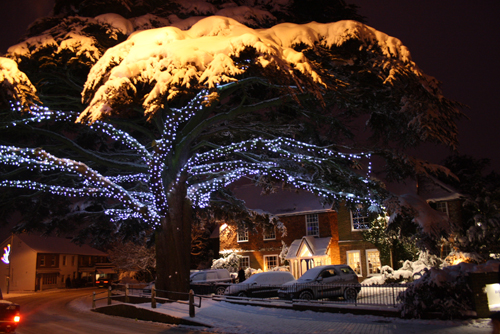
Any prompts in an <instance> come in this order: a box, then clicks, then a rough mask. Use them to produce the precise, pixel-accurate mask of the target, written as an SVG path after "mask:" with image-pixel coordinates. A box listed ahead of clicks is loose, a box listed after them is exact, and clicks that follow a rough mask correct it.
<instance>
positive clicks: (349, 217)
mask: <svg viewBox="0 0 500 334" xmlns="http://www.w3.org/2000/svg"><path fill="white" fill-rule="evenodd" d="M277 216H278V217H279V219H280V221H281V222H282V223H283V225H284V226H285V227H286V235H284V236H283V235H282V233H281V231H279V230H278V231H277V230H276V229H275V228H274V229H272V230H269V231H263V230H261V229H259V228H256V229H254V230H251V231H249V230H239V231H233V230H231V227H229V226H226V225H225V224H224V225H222V226H221V231H220V250H221V251H224V250H233V251H235V252H236V253H237V254H238V255H240V256H241V260H240V264H241V266H242V267H251V268H253V269H262V270H263V271H268V270H270V269H272V268H274V267H277V266H282V265H285V264H288V265H289V266H290V271H291V272H292V274H293V275H294V276H295V277H296V278H298V277H300V276H301V275H302V274H303V273H304V272H305V271H307V270H308V269H309V268H312V267H314V266H319V265H325V264H343V263H347V264H349V265H350V266H351V267H352V268H353V269H354V270H355V271H356V272H357V274H358V276H359V278H360V281H362V280H363V279H365V278H367V277H370V276H372V275H376V274H377V273H378V272H379V271H380V267H381V264H380V256H379V251H378V250H377V249H376V248H375V247H374V246H373V245H372V244H371V243H368V242H365V241H363V236H362V232H363V230H366V229H367V228H369V226H368V217H367V216H366V215H364V214H363V211H362V210H358V211H357V212H351V211H350V210H348V209H347V208H346V207H345V206H341V207H340V209H339V210H338V211H336V210H330V209H320V210H309V211H300V212H294V213H283V214H277ZM283 244H284V245H285V246H286V247H288V248H289V250H288V253H287V255H286V263H284V262H283V261H281V259H280V254H281V252H282V249H283Z"/></svg>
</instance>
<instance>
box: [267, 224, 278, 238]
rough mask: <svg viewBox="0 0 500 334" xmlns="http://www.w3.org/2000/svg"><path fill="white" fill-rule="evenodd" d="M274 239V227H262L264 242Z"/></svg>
mask: <svg viewBox="0 0 500 334" xmlns="http://www.w3.org/2000/svg"><path fill="white" fill-rule="evenodd" d="M275 239H276V227H275V226H274V225H273V226H266V227H264V240H275Z"/></svg>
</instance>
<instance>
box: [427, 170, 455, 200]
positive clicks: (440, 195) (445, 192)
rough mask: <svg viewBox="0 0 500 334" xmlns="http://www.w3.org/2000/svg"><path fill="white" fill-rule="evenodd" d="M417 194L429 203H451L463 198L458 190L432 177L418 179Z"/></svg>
mask: <svg viewBox="0 0 500 334" xmlns="http://www.w3.org/2000/svg"><path fill="white" fill-rule="evenodd" d="M417 192H418V195H419V196H420V197H422V198H424V199H425V200H427V201H450V200H454V199H459V198H462V197H463V195H462V194H460V193H459V192H458V191H457V190H456V189H453V187H451V186H450V185H447V184H445V183H444V182H441V181H439V180H438V179H436V178H434V177H432V176H425V177H423V176H419V177H418V186H417Z"/></svg>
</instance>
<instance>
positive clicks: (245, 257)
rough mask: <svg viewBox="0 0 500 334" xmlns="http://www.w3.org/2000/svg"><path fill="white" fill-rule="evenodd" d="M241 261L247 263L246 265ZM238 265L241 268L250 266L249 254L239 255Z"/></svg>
mask: <svg viewBox="0 0 500 334" xmlns="http://www.w3.org/2000/svg"><path fill="white" fill-rule="evenodd" d="M243 262H246V263H248V265H245V264H244V263H243ZM240 267H241V268H243V269H246V268H250V256H240Z"/></svg>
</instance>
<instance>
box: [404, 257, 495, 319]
mask: <svg viewBox="0 0 500 334" xmlns="http://www.w3.org/2000/svg"><path fill="white" fill-rule="evenodd" d="M499 266H500V261H498V260H490V261H488V262H486V263H484V264H480V265H476V264H472V263H460V264H457V265H454V266H448V267H444V268H442V269H438V268H431V269H427V270H425V273H424V274H423V275H422V277H421V278H419V279H418V280H416V281H414V282H412V283H409V284H408V288H407V289H406V291H404V292H401V293H400V294H399V296H398V300H400V301H402V303H403V304H402V309H401V315H402V316H403V317H408V318H420V317H421V316H422V314H424V313H429V312H438V313H441V316H442V317H443V318H447V319H452V318H457V317H462V316H467V315H471V314H472V312H473V309H472V305H473V301H472V291H471V289H470V287H469V285H468V282H467V276H468V275H469V273H472V272H490V271H498V269H499Z"/></svg>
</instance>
